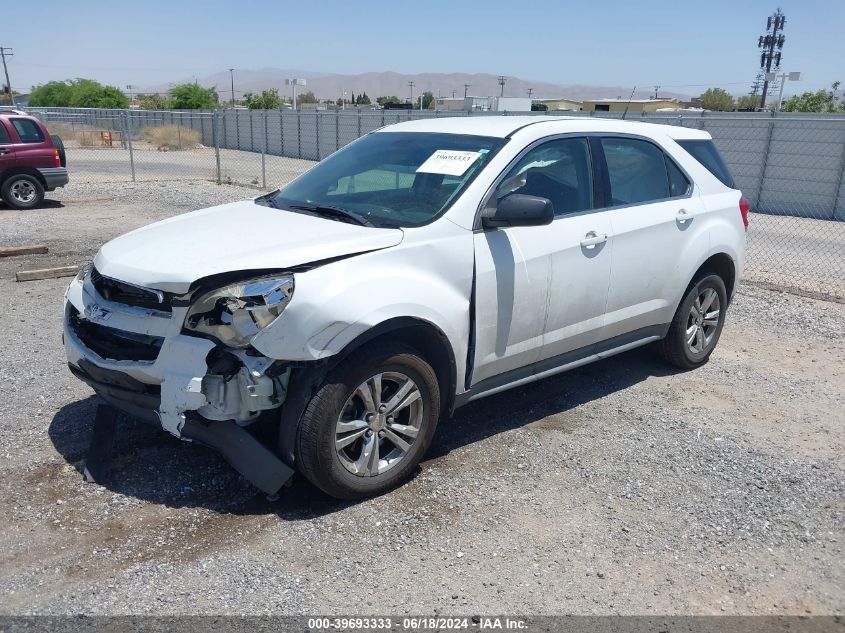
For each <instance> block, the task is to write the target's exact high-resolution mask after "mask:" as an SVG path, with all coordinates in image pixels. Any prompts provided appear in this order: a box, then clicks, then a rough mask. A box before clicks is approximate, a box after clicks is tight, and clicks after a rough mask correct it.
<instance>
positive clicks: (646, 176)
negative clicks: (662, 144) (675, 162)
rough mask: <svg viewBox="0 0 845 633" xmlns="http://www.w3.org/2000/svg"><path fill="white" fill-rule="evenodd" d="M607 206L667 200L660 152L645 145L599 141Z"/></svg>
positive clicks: (633, 141) (630, 141) (625, 140)
mask: <svg viewBox="0 0 845 633" xmlns="http://www.w3.org/2000/svg"><path fill="white" fill-rule="evenodd" d="M601 144H602V148H603V149H604V158H605V161H606V162H607V174H608V177H609V179H610V196H611V200H612V202H611V206H619V205H624V204H637V203H639V202H649V201H651V200H663V199H665V198H669V197H670V195H669V176H668V174H667V171H666V160H665V158H664V155H663V150H661V149H660V148H659V147H657V146H656V145H654V144H652V143H649V142H648V141H641V140H638V139H633V138H603V139H601Z"/></svg>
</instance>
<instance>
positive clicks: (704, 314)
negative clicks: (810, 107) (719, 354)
mask: <svg viewBox="0 0 845 633" xmlns="http://www.w3.org/2000/svg"><path fill="white" fill-rule="evenodd" d="M720 309H721V305H720V302H719V295H718V293H717V292H716V291H715V290H714V289H713V288H705V289H703V290H702V291H701V292H700V293H699V294H698V296H697V297H696V298H695V301H694V302H693V304H692V306H690V311H689V315H688V317H687V329H686V341H687V347H689V349H690V351H691V352H693V353H695V354H702V353H704V352H705V351H707V349H708V348H709V347H710V345H711V344H712V343H713V340H714V339H715V336H716V332H717V330H718V329H719V314H720Z"/></svg>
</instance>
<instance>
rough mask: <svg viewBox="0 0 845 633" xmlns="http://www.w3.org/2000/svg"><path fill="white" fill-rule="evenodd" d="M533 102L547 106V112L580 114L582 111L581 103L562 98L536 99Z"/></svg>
mask: <svg viewBox="0 0 845 633" xmlns="http://www.w3.org/2000/svg"><path fill="white" fill-rule="evenodd" d="M533 102H534V103H535V104H536V103H541V104H543V105H544V106H546V110H548V111H550V112H551V111H553V110H559V111H565V112H578V111H580V110H581V105H582V102H581V101H576V100H575V99H566V98H564V97H560V98H557V99H534V100H533Z"/></svg>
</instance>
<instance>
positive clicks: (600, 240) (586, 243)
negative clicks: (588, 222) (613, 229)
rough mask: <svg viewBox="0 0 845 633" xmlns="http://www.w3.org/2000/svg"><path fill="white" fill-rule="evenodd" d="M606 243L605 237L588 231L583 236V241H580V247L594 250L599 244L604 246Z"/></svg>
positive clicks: (602, 234)
mask: <svg viewBox="0 0 845 633" xmlns="http://www.w3.org/2000/svg"><path fill="white" fill-rule="evenodd" d="M606 241H607V235H605V234H604V233H596V232H595V231H590V232H589V233H587V234H586V235H585V236H584V239H583V240H581V246H582V247H584V248H591V249H592V248H595V247H596V246H598V245H599V244H604V243H605V242H606Z"/></svg>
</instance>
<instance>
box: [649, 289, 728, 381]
mask: <svg viewBox="0 0 845 633" xmlns="http://www.w3.org/2000/svg"><path fill="white" fill-rule="evenodd" d="M727 307H728V296H727V292H726V290H725V283H724V282H723V281H722V278H721V277H719V276H718V275H712V274H711V275H706V276H704V277H702V278H700V279H698V280H696V281H695V283H693V284H692V286H691V287H690V289H689V290H688V291H687V294H686V296H685V297H684V299H683V301H681V304H680V305H679V306H678V310H677V312H675V318H674V319H672V324H671V325H670V326H669V333H668V334H667V335H666V338H664V339H663V340H662V341H660V343H659V346H658V349H659V350H660V353H661V356H663V358H664V359H665V360H666V361H667V362H669V363H670V364H672V365H675V366H676V367H680V368H681V369H695V368H696V367H700V366H701V365H703V364H704V363H706V362H707V360H708V359H709V358H710V354H712V353H713V350H714V349H716V343H718V342H719V336H721V334H722V327H723V326H724V325H725V311H726V310H727Z"/></svg>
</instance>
